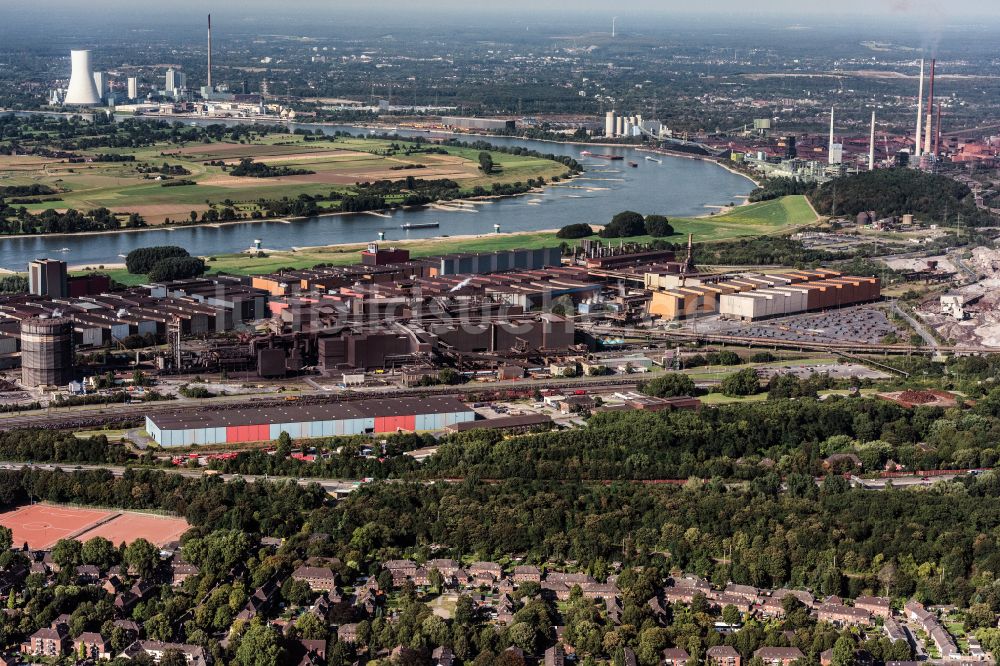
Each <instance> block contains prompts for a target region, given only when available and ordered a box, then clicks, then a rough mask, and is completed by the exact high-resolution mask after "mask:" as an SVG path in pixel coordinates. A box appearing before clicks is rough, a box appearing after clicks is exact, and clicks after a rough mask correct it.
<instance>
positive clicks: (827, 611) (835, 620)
mask: <svg viewBox="0 0 1000 666" xmlns="http://www.w3.org/2000/svg"><path fill="white" fill-rule="evenodd" d="M816 614H817V617H818V619H819V621H820V622H829V623H830V624H833V625H836V626H838V627H867V626H870V625H871V624H872V614H871V613H869V612H868V611H866V610H863V609H861V608H855V607H854V606H845V605H843V604H823V605H822V606H820V607H819V609H818V610H817V611H816Z"/></svg>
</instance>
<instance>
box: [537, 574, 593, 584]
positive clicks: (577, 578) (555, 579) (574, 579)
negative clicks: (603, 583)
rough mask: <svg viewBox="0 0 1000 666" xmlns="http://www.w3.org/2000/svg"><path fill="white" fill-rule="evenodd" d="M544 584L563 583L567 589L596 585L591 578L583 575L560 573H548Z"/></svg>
mask: <svg viewBox="0 0 1000 666" xmlns="http://www.w3.org/2000/svg"><path fill="white" fill-rule="evenodd" d="M545 582H546V583H563V584H564V585H567V586H569V587H573V586H574V585H583V584H584V583H596V582H597V581H595V580H594V579H593V578H591V577H590V576H588V575H587V574H585V573H562V572H558V571H550V572H549V573H548V574H546V575H545Z"/></svg>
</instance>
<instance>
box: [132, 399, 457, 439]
mask: <svg viewBox="0 0 1000 666" xmlns="http://www.w3.org/2000/svg"><path fill="white" fill-rule="evenodd" d="M475 418H476V413H475V412H474V411H472V410H471V409H470V408H469V407H467V406H466V405H465V404H464V403H462V402H461V401H459V400H457V399H455V398H447V397H428V398H388V399H384V400H358V401H350V402H331V403H323V404H317V405H298V404H286V405H274V406H267V407H258V408H246V409H227V410H211V409H203V410H198V409H193V410H185V411H177V412H170V413H164V414H153V415H148V416H146V432H147V433H149V436H150V437H151V438H152V439H153V440H154V441H155V442H156V443H157V444H159V445H160V446H190V445H192V444H235V443H242V442H263V441H269V440H274V439H277V438H278V437H279V436H280V435H281V433H282V432H287V433H288V434H289V435H290V436H291V437H293V438H317V437H337V436H343V435H365V434H378V433H393V432H400V431H404V432H415V431H424V430H444V429H445V428H447V427H448V426H450V425H454V424H456V423H463V422H466V421H473V420H475Z"/></svg>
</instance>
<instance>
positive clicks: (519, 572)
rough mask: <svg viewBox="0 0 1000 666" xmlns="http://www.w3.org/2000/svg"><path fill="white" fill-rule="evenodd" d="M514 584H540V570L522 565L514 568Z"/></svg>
mask: <svg viewBox="0 0 1000 666" xmlns="http://www.w3.org/2000/svg"><path fill="white" fill-rule="evenodd" d="M514 582H515V583H541V582H542V570H541V569H539V568H538V567H535V566H531V565H530V564H522V565H520V566H516V567H514Z"/></svg>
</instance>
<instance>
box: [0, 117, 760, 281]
mask: <svg viewBox="0 0 1000 666" xmlns="http://www.w3.org/2000/svg"><path fill="white" fill-rule="evenodd" d="M203 122H219V121H218V120H214V121H203ZM290 127H291V128H292V129H296V128H303V129H322V130H324V131H325V132H327V133H331V134H332V133H333V132H336V131H348V132H352V133H354V134H363V133H364V132H365V130H362V129H359V128H356V127H349V126H321V125H312V124H293V125H291V126H290ZM399 134H400V135H401V136H418V135H419V136H424V137H427V138H430V137H435V136H451V135H442V134H434V133H431V134H428V133H426V132H416V131H409V130H399ZM459 138H460V139H462V140H466V141H473V140H475V139H476V138H477V137H462V136H460V137H459ZM486 140H487V141H489V142H490V143H492V144H494V145H505V146H522V147H524V148H528V149H531V150H537V151H539V152H541V153H555V154H560V155H571V156H572V157H574V158H575V159H577V160H578V161H579V162H580V163H581V164H583V165H584V168H585V169H586V171H585V173H584V174H582V175H581V176H580V177H578V178H576V179H574V180H572V181H569V182H566V183H557V184H555V185H553V186H550V187H547V188H545V193H544V194H527V195H524V196H520V197H513V198H508V199H499V200H491V201H489V202H485V203H477V204H475V205H470V206H466V207H465V210H463V211H450V210H440V209H438V208H435V207H429V208H426V209H419V210H408V211H395V212H393V213H392V214H391V215H388V216H383V215H382V214H380V215H375V214H370V213H367V214H366V213H362V214H358V215H326V216H319V217H312V218H308V219H304V220H296V221H294V222H274V221H271V222H248V223H241V224H227V225H218V226H191V227H175V228H164V229H151V230H146V231H137V232H128V233H107V234H71V235H47V236H37V237H24V238H0V266H2V267H3V268H7V269H11V270H19V271H20V270H25V266H26V264H27V263H28V262H29V261H31V260H32V259H36V258H40V257H50V258H57V259H63V260H65V261H67V262H68V263H70V264H71V265H75V266H82V265H87V266H98V265H101V264H112V263H119V262H121V261H122V257H123V256H124V255H125V254H128V252H130V251H131V250H134V249H135V248H137V247H146V246H150V245H180V246H182V247H185V248H187V249H188V250H190V251H191V252H192V253H193V254H198V255H201V256H209V255H213V254H224V253H230V252H239V251H241V250H244V249H246V248H248V247H250V246H251V244H252V243H253V242H254V240H256V239H260V240H261V242H262V246H263V247H265V248H269V249H274V250H286V249H290V248H294V247H305V246H315V245H333V244H338V243H364V242H367V241H372V240H378V238H379V236H378V234H379V232H384V234H385V240H386V241H396V240H407V239H415V238H431V237H435V236H458V235H466V234H484V233H492V232H494V225H500V232H501V233H503V232H511V231H537V230H540V229H557V228H559V227H562V226H564V225H566V224H570V223H574V222H591V223H595V224H606V223H607V222H608V221H609V220H610V219H611V217H612V216H613V215H614V214H615V213H618V212H620V211H622V210H625V209H630V210H636V211H638V212H640V213H643V214H649V213H661V214H664V215H668V216H674V217H694V216H699V215H705V214H707V213H709V212H711V207H712V206H721V205H726V204H729V203H732V202H736V203H740V202H741V201H742V200H743V199H742V198H743V197H745V196H746V195H747V194H749V192H750V191H751V190H752V189H753V184H752V183H751V181H750V180H749V179H747V178H745V177H743V176H740V175H738V174H735V173H732V172H730V171H727V170H726V169H724V168H722V167H720V166H719V165H717V164H714V163H712V162H708V161H705V160H696V159H688V158H683V157H669V156H662V155H657V156H655V157H656V159H657V160H660V161H659V162H655V161H650V160H647V159H646V155H648V153H644V152H642V151H639V150H636V149H635V148H631V147H624V146H621V147H617V146H616V147H594V146H587V145H586V144H574V143H548V142H543V141H532V140H528V139H519V138H512V137H489V138H487V139H486ZM585 150H591V151H593V152H595V153H604V154H614V155H621V156H622V157H624V160H622V161H609V160H603V159H600V158H595V157H587V156H583V155H581V153H582V152H583V151H585ZM629 162H636V163H637V164H638V165H639V166H638V167H636V168H632V167H630V166H629V164H628V163H629ZM428 222H437V223H438V224H439V225H440V226H439V227H436V228H427V229H409V230H404V229H401V228H400V225H402V224H406V223H413V224H422V223H428Z"/></svg>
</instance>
